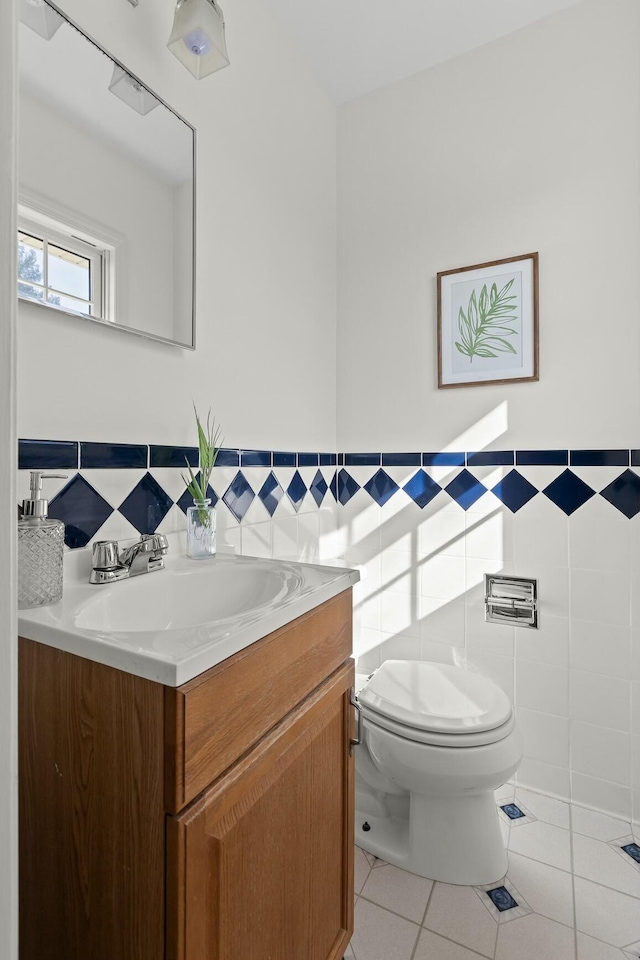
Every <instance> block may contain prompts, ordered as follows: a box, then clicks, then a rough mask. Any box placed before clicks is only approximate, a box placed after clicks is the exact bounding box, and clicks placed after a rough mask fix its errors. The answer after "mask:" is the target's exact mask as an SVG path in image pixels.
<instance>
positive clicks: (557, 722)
mask: <svg viewBox="0 0 640 960" xmlns="http://www.w3.org/2000/svg"><path fill="white" fill-rule="evenodd" d="M516 719H517V721H518V725H519V727H520V730H521V732H522V736H523V738H524V755H525V757H529V758H530V759H532V760H540V761H542V762H543V763H550V764H553V765H554V766H557V767H564V768H565V769H568V767H569V721H568V720H566V719H565V718H564V717H555V716H550V715H549V714H547V713H538V712H536V711H535V710H527V709H525V708H524V707H518V708H517V709H516Z"/></svg>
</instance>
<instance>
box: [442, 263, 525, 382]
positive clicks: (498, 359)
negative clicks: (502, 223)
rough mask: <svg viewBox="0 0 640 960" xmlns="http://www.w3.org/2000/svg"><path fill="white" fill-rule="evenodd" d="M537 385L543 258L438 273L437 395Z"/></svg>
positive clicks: (460, 268) (459, 268) (478, 264)
mask: <svg viewBox="0 0 640 960" xmlns="http://www.w3.org/2000/svg"><path fill="white" fill-rule="evenodd" d="M538 379H539V374H538V254H537V253H527V254H524V255H522V256H519V257H505V258H504V259H502V260H490V261H488V262H487V263H476V264H473V265H472V266H470V267H458V268H457V269H455V270H443V271H441V272H440V273H438V389H447V388H450V387H478V386H484V385H486V384H497V383H524V382H527V381H535V380H538Z"/></svg>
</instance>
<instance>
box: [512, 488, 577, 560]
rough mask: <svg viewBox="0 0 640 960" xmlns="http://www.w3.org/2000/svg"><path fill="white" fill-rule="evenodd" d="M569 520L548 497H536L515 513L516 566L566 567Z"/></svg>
mask: <svg viewBox="0 0 640 960" xmlns="http://www.w3.org/2000/svg"><path fill="white" fill-rule="evenodd" d="M568 544H569V521H568V519H567V518H566V517H565V515H564V514H563V513H562V511H560V510H559V509H558V507H556V506H555V504H553V503H551V501H550V500H549V499H548V497H536V498H535V500H533V501H531V502H530V503H529V504H527V505H526V506H525V507H524V508H523V509H522V510H519V511H518V513H517V514H516V518H515V524H514V553H515V560H516V563H517V564H518V566H519V567H520V566H525V567H526V565H527V564H534V565H539V564H543V565H548V566H558V567H562V566H566V565H567V563H568V555H569V547H568Z"/></svg>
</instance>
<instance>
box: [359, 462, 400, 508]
mask: <svg viewBox="0 0 640 960" xmlns="http://www.w3.org/2000/svg"><path fill="white" fill-rule="evenodd" d="M364 489H365V490H366V491H367V493H368V494H369V496H370V497H372V498H373V499H374V500H375V502H376V503H377V504H378V506H379V507H381V506H383V505H384V504H385V503H386V502H387V500H390V499H391V497H392V496H393V495H394V493H397V492H398V490H399V489H400V487H399V486H398V484H397V483H396V482H395V480H392V479H391V477H390V476H389V474H388V473H386V472H385V471H384V470H383V469H382V468H380V470H377V471H376V472H375V473H374V475H373V476H372V477H371V480H368V481H367V482H366V483H365V485H364Z"/></svg>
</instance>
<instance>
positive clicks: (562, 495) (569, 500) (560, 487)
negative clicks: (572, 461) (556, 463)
mask: <svg viewBox="0 0 640 960" xmlns="http://www.w3.org/2000/svg"><path fill="white" fill-rule="evenodd" d="M542 492H543V493H544V495H545V497H548V498H549V500H551V501H552V502H553V503H555V505H556V506H557V507H560V509H561V510H563V511H564V512H565V513H566V514H567V516H568V517H570V516H571V514H572V513H575V511H576V510H577V509H578V508H579V507H581V506H582V505H583V504H585V503H586V502H587V500H590V499H591V497H594V496H595V490H592V489H591V487H590V486H588V485H587V484H586V483H584V481H582V480H581V479H580V477H577V476H576V475H575V473H573V472H572V471H571V470H563V472H562V473H561V474H560V476H559V477H556V479H555V480H554V481H553V482H552V483H550V484H549V486H548V487H545V488H544V490H543V491H542Z"/></svg>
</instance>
